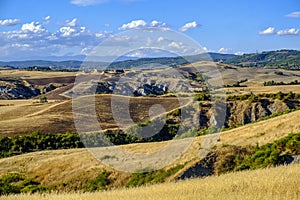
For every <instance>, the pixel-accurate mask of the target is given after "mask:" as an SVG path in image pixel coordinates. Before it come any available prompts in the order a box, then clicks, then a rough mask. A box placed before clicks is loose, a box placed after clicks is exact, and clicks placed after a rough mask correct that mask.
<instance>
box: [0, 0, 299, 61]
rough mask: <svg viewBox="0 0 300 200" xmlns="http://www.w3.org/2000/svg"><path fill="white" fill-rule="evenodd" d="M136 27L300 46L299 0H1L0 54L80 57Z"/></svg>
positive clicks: (220, 45) (255, 44) (210, 44)
mask: <svg viewBox="0 0 300 200" xmlns="http://www.w3.org/2000/svg"><path fill="white" fill-rule="evenodd" d="M140 28H157V29H160V30H163V31H164V30H166V31H167V30H172V31H175V32H177V33H178V34H181V35H184V36H186V37H188V38H190V39H191V40H193V41H196V42H197V43H199V45H201V46H202V47H203V49H204V50H206V51H209V52H219V53H231V54H243V53H252V52H261V51H268V50H279V49H297V50H300V0H251V1H250V0H226V1H225V0H209V1H208V0H26V1H25V0H0V60H1V61H12V60H32V59H52V60H53V59H54V60H55V59H59V58H60V59H67V58H79V57H80V56H81V57H84V56H87V55H89V54H90V53H91V52H93V49H94V48H95V47H96V46H98V45H99V44H101V42H103V41H105V40H106V39H107V38H112V37H115V36H116V35H118V34H122V33H123V32H124V31H130V30H135V29H140ZM158 37H159V36H158ZM123 38H125V37H123ZM121 39H122V38H121V37H120V38H119V40H121ZM125 39H127V42H129V40H128V38H125ZM162 39H165V38H163V37H160V38H158V41H162ZM164 41H165V42H166V41H168V42H169V43H170V44H169V46H172V47H174V48H175V47H176V48H177V49H178V50H179V51H180V50H182V51H183V52H185V53H186V54H196V53H197V51H193V50H192V49H188V48H189V47H188V46H187V45H183V44H181V43H180V42H178V41H177V42H176V41H175V40H173V41H172V40H171V39H169V40H164ZM136 56H140V57H144V56H147V55H142V54H140V55H137V54H136Z"/></svg>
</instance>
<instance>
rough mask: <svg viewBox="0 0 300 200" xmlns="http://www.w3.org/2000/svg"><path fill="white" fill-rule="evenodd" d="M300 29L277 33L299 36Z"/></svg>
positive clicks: (278, 33) (278, 32)
mask: <svg viewBox="0 0 300 200" xmlns="http://www.w3.org/2000/svg"><path fill="white" fill-rule="evenodd" d="M299 33H300V29H296V28H290V29H285V30H279V31H277V35H299Z"/></svg>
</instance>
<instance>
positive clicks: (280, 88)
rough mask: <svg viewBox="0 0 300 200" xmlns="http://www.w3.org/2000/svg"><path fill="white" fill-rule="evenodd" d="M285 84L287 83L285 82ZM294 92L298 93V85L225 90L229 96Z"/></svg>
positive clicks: (299, 89) (299, 91)
mask: <svg viewBox="0 0 300 200" xmlns="http://www.w3.org/2000/svg"><path fill="white" fill-rule="evenodd" d="M285 82H287V81H285ZM280 91H281V92H283V93H288V92H294V93H300V87H299V85H278V86H250V87H232V88H226V89H225V92H227V94H230V95H234V94H235V95H238V94H249V93H251V92H252V93H253V94H262V93H277V92H280Z"/></svg>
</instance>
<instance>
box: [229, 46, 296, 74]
mask: <svg viewBox="0 0 300 200" xmlns="http://www.w3.org/2000/svg"><path fill="white" fill-rule="evenodd" d="M224 63H227V64H231V65H237V66H244V67H270V68H284V69H300V51H297V50H285V49H283V50H277V51H264V52H261V53H250V54H244V55H240V56H236V57H233V58H230V59H227V60H225V61H224Z"/></svg>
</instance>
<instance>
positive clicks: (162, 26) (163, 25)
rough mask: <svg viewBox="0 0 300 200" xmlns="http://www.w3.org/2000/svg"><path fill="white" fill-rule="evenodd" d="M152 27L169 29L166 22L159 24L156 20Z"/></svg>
mask: <svg viewBox="0 0 300 200" xmlns="http://www.w3.org/2000/svg"><path fill="white" fill-rule="evenodd" d="M149 26H150V27H156V28H168V26H167V24H166V23H164V22H159V21H156V20H153V21H152V22H151V23H150V25H149Z"/></svg>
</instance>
